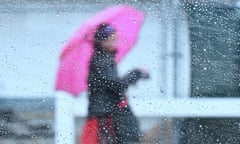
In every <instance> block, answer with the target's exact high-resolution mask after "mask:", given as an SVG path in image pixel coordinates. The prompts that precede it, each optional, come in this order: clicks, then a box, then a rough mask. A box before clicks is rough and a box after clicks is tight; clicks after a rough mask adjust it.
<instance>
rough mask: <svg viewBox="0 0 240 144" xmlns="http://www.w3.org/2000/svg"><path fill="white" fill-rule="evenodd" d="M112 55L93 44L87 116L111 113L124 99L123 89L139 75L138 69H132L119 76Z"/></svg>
mask: <svg viewBox="0 0 240 144" xmlns="http://www.w3.org/2000/svg"><path fill="white" fill-rule="evenodd" d="M114 56H115V54H113V53H112V54H111V53H108V52H107V51H105V50H103V48H101V47H100V46H95V51H94V54H93V57H92V59H91V62H90V74H89V77H88V98H89V107H88V112H89V113H88V114H89V116H109V115H111V114H112V113H113V112H114V110H115V109H116V106H117V104H118V103H119V102H120V101H121V100H122V99H124V94H123V93H124V91H125V90H126V89H127V88H128V86H129V85H130V84H134V83H135V82H136V81H137V80H138V79H139V78H140V77H141V72H140V71H139V70H133V71H132V72H129V73H128V74H127V75H126V76H124V77H123V78H119V77H118V74H117V69H116V63H115V61H114Z"/></svg>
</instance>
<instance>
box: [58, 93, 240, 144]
mask: <svg viewBox="0 0 240 144" xmlns="http://www.w3.org/2000/svg"><path fill="white" fill-rule="evenodd" d="M87 106H88V102H87V99H86V98H84V97H82V98H79V99H77V98H75V97H73V96H71V95H69V94H66V93H64V92H58V93H57V94H56V107H55V110H56V111H55V114H56V115H55V118H56V119H55V126H56V135H55V136H56V139H55V144H65V143H66V144H74V143H75V141H74V139H75V137H74V136H75V134H74V118H75V117H86V116H87ZM131 108H132V110H133V111H134V113H135V115H136V116H137V117H240V98H184V99H180V98H171V99H154V100H146V101H133V102H131Z"/></svg>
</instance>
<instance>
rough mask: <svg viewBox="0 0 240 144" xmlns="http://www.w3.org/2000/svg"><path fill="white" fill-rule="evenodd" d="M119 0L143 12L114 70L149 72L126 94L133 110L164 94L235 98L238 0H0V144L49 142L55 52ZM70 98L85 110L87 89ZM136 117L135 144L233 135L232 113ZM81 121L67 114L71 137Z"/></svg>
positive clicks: (239, 92)
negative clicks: (130, 44)
mask: <svg viewBox="0 0 240 144" xmlns="http://www.w3.org/2000/svg"><path fill="white" fill-rule="evenodd" d="M119 4H128V5H130V6H132V7H135V8H137V9H139V10H142V11H144V12H145V15H146V19H145V22H144V25H143V27H142V29H141V32H140V35H139V39H138V42H137V44H136V45H135V47H134V48H133V49H132V51H130V53H129V54H128V55H127V57H126V58H124V60H123V61H122V62H121V63H120V65H119V72H120V74H121V75H122V74H124V73H126V72H127V71H128V70H130V69H132V68H134V67H136V66H143V67H146V68H147V69H148V70H149V72H150V74H151V79H150V80H148V81H144V82H139V83H138V84H137V85H136V86H134V87H133V88H131V89H130V90H129V91H128V92H127V93H128V96H129V100H130V104H132V105H137V104H138V103H140V102H144V103H145V106H144V107H137V108H138V109H137V110H136V109H134V108H135V107H133V110H134V111H147V110H148V105H152V104H154V103H155V102H156V103H157V102H158V101H159V100H162V99H176V100H177V99H193V98H194V99H198V98H238V97H239V96H240V47H239V44H240V41H239V33H240V21H239V20H240V1H238V0H220V1H216V0H170V1H169V0H151V1H148V0H104V1H99V0H2V1H0V43H1V44H0V143H3V144H22V143H24V144H28V143H39V144H45V143H54V142H55V140H54V138H55V134H56V133H57V132H58V131H57V129H56V127H55V126H56V125H55V121H56V117H55V111H56V109H57V108H56V107H57V106H58V105H56V101H57V99H58V98H59V97H58V94H57V93H56V92H55V90H54V84H55V75H56V71H57V67H58V62H59V55H60V52H61V49H62V47H63V45H64V44H65V42H66V41H67V40H68V39H69V37H70V36H71V35H72V34H73V33H74V32H75V30H76V29H77V28H78V27H79V26H80V25H81V23H82V22H83V21H85V20H86V19H87V18H89V17H90V16H92V15H94V14H95V13H97V12H98V11H100V10H102V9H104V8H106V7H108V6H113V5H119ZM69 97H71V96H69ZM73 100H74V101H76V103H77V104H75V105H74V106H73V107H72V109H73V110H74V111H76V112H74V113H77V111H78V110H79V111H83V113H84V112H86V106H87V100H86V93H85V94H82V95H80V96H79V97H77V98H73ZM66 105H68V104H66ZM62 106H63V107H64V104H63V105H62ZM81 106H82V107H81ZM84 106H85V107H84ZM226 107H228V106H226ZM80 108H81V109H80ZM210 110H211V109H210ZM156 111H157V109H156ZM236 115H237V114H236ZM137 116H138V119H139V121H140V124H141V129H142V131H143V138H142V143H144V142H145V143H161V144H195V143H196V144H208V143H209V144H212V143H226V144H227V143H228V144H238V143H239V141H240V138H239V134H240V119H239V118H232V117H229V118H226V117H222V118H221V117H217V118H216V117H174V116H166V117H164V116H162V115H161V114H159V116H158V115H153V116H149V115H148V116H145V115H137ZM84 120H85V115H84V114H77V115H76V116H75V117H74V133H73V135H74V137H75V141H74V142H75V143H78V139H79V135H80V133H81V128H82V125H83V123H84ZM66 123H68V122H67V121H66ZM66 143H68V142H67V140H66ZM68 144H69V143H68Z"/></svg>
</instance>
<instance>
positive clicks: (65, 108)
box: [55, 92, 75, 144]
mask: <svg viewBox="0 0 240 144" xmlns="http://www.w3.org/2000/svg"><path fill="white" fill-rule="evenodd" d="M55 96H56V101H55V144H74V143H75V133H74V132H75V130H74V115H73V112H74V110H73V107H74V104H73V103H74V101H73V100H72V99H73V97H72V96H71V95H70V94H67V93H65V92H57V93H56V95H55Z"/></svg>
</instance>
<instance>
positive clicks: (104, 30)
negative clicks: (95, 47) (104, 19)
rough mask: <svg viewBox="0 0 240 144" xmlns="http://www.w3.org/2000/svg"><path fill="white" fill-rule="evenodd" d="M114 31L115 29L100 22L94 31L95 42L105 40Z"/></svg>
mask: <svg viewBox="0 0 240 144" xmlns="http://www.w3.org/2000/svg"><path fill="white" fill-rule="evenodd" d="M114 32H115V29H114V28H113V27H112V26H111V25H109V24H107V23H102V24H100V25H99V26H98V28H97V30H96V33H95V35H94V40H95V44H100V43H101V42H102V41H104V40H106V39H107V38H108V37H109V36H111V35H112V34H113V33H114Z"/></svg>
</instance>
